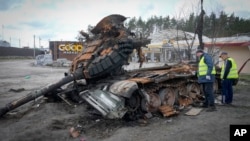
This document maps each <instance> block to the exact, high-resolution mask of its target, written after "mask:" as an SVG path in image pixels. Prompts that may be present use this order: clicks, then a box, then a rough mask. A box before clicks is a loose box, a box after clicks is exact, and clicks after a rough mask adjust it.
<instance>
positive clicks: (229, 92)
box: [220, 52, 239, 105]
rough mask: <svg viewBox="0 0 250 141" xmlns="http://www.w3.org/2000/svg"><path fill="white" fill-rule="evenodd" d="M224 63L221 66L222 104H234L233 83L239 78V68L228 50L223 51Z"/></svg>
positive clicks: (221, 56)
mask: <svg viewBox="0 0 250 141" xmlns="http://www.w3.org/2000/svg"><path fill="white" fill-rule="evenodd" d="M220 58H222V60H223V61H224V62H223V65H222V67H221V75H220V78H221V84H222V100H221V103H222V104H230V105H231V104H232V102H233V83H234V82H235V81H236V80H238V78H239V75H238V70H237V64H236V62H235V60H234V59H233V58H231V57H228V54H227V52H222V53H221V55H220Z"/></svg>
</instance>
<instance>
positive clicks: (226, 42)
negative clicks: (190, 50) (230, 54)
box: [204, 36, 250, 47]
mask: <svg viewBox="0 0 250 141" xmlns="http://www.w3.org/2000/svg"><path fill="white" fill-rule="evenodd" d="M204 44H205V47H213V46H217V47H225V46H231V47H234V46H235V47H236V46H237V47H239V46H249V45H250V37H249V36H234V37H222V38H216V39H215V42H212V39H210V41H209V40H206V41H204Z"/></svg>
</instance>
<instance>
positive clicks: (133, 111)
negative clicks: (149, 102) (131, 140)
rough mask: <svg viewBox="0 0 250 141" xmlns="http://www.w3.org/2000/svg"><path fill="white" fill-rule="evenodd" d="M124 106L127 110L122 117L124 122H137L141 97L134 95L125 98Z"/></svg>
mask: <svg viewBox="0 0 250 141" xmlns="http://www.w3.org/2000/svg"><path fill="white" fill-rule="evenodd" d="M125 105H126V108H127V109H128V112H127V113H126V115H125V116H124V118H125V119H126V120H137V119H139V118H140V116H141V114H140V112H141V110H140V105H141V97H140V95H139V94H137V93H134V94H133V95H132V96H131V97H130V98H126V100H125Z"/></svg>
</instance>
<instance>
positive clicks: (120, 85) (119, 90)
mask: <svg viewBox="0 0 250 141" xmlns="http://www.w3.org/2000/svg"><path fill="white" fill-rule="evenodd" d="M137 89H138V85H137V83H136V82H134V81H130V80H124V81H118V82H115V83H114V84H112V85H111V86H110V87H109V91H110V92H111V93H113V94H115V95H119V96H123V97H127V98H130V97H131V95H132V94H133V92H134V91H136V90H137Z"/></svg>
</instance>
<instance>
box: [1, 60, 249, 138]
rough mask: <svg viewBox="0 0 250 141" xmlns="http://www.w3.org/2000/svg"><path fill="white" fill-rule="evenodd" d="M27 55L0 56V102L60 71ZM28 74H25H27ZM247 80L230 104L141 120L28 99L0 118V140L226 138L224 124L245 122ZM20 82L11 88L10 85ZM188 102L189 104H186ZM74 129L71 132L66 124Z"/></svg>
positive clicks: (46, 81)
mask: <svg viewBox="0 0 250 141" xmlns="http://www.w3.org/2000/svg"><path fill="white" fill-rule="evenodd" d="M31 63H32V60H21V61H18V60H11V61H1V62H0V66H1V70H0V88H1V89H0V107H2V106H4V105H5V104H6V103H8V102H10V101H12V100H15V99H17V98H19V97H21V96H24V95H26V94H27V93H29V92H30V91H32V90H35V89H39V88H41V87H42V86H45V85H47V84H49V83H51V82H54V81H57V80H59V79H60V78H61V77H63V73H64V72H67V71H68V69H67V68H51V67H33V66H31V65H30V64H31ZM27 76H29V77H27ZM249 82H250V81H249V80H248V79H242V80H240V82H239V84H238V85H237V86H236V87H235V94H234V102H233V106H217V111H216V112H206V111H205V110H202V111H201V113H199V114H198V115H197V116H187V115H185V113H186V112H187V111H188V110H189V109H188V108H187V109H183V111H181V112H180V114H179V115H177V116H174V117H170V118H164V117H162V116H161V115H160V114H156V115H154V116H153V118H151V119H148V120H146V121H125V120H108V119H104V118H102V117H101V116H100V115H99V114H97V113H96V111H95V110H94V109H92V108H90V107H89V106H88V105H87V104H86V103H84V104H81V105H76V106H75V107H74V106H70V105H68V104H66V103H64V102H53V103H52V102H47V101H46V99H43V98H41V99H38V100H37V101H32V102H30V103H28V104H26V105H24V106H22V107H20V108H17V109H16V110H14V111H12V112H10V113H9V114H7V115H6V116H4V117H2V118H1V119H0V130H1V132H0V139H1V140H5V141H34V140H38V141H44V140H46V141H55V140H60V141H64V140H66V141H79V140H86V141H117V140H121V141H133V140H138V141H152V140H155V141H166V140H168V141H176V140H185V141H194V140H203V141H211V140H213V141H227V140H229V125H230V124H250V118H249V117H250V103H249V101H250V96H249V91H250V87H249V85H250V83H249ZM19 88H24V90H23V91H20V92H13V91H9V90H10V89H19ZM190 108H191V107H190ZM71 127H75V128H77V129H79V131H80V133H81V134H80V136H79V137H78V138H72V137H71V136H70V134H69V129H70V128H71Z"/></svg>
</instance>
